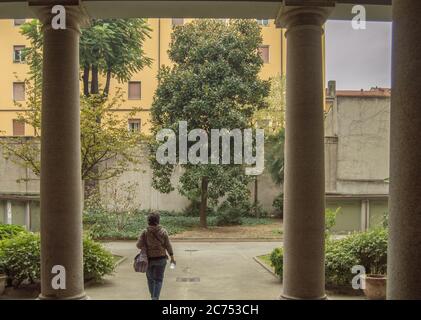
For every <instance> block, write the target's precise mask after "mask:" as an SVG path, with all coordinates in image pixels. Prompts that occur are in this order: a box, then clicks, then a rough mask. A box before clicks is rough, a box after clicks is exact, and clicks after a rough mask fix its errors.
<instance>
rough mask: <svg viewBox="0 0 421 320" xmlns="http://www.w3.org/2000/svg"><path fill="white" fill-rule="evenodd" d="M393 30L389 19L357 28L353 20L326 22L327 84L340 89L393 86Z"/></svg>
mask: <svg viewBox="0 0 421 320" xmlns="http://www.w3.org/2000/svg"><path fill="white" fill-rule="evenodd" d="M391 31H392V25H391V23H389V22H367V25H366V29H365V30H354V29H353V28H352V25H351V21H328V22H327V24H326V83H327V81H329V80H336V88H337V89H338V90H352V89H354V90H360V89H370V88H371V87H376V86H377V87H384V88H390V86H391V84H390V74H391Z"/></svg>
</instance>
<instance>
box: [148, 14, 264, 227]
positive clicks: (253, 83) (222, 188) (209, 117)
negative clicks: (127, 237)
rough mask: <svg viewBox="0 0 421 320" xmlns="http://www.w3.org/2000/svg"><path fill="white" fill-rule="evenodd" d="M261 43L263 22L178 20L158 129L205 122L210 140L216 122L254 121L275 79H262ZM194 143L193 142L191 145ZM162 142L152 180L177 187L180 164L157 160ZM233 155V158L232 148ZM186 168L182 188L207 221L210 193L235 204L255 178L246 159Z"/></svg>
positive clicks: (213, 200) (162, 79) (238, 124)
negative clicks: (174, 179) (175, 175)
mask: <svg viewBox="0 0 421 320" xmlns="http://www.w3.org/2000/svg"><path fill="white" fill-rule="evenodd" d="M261 44H262V36H261V33H260V28H259V26H258V25H257V23H256V22H255V21H252V20H231V21H230V22H229V23H224V22H222V21H219V20H195V21H193V22H191V23H189V24H186V25H184V26H180V27H177V28H176V29H175V30H174V32H173V34H172V38H171V43H170V49H169V51H168V54H169V57H170V59H171V61H172V62H173V65H172V67H164V68H162V69H161V71H160V73H159V86H158V88H157V90H156V93H155V97H154V102H153V105H152V110H151V112H152V128H153V129H152V130H153V132H154V133H155V134H157V133H158V132H160V130H161V129H165V128H167V129H172V130H173V131H174V132H175V133H176V135H178V133H179V132H178V130H179V121H187V123H188V130H191V129H203V130H204V131H205V132H206V133H207V134H208V137H209V139H210V134H211V129H223V128H225V129H228V130H232V129H240V130H243V129H246V128H250V126H251V123H252V118H253V115H254V113H255V112H256V111H257V110H259V109H262V108H266V107H267V101H266V100H265V97H267V95H268V93H269V83H268V81H264V80H261V79H260V78H259V71H260V70H261V68H262V65H263V61H262V59H261V57H260V55H259V52H258V48H259V46H260V45H261ZM193 144H195V142H194V141H193V142H192V141H190V142H188V147H190V146H191V145H193ZM210 145H211V143H210V140H209V146H210ZM156 148H157V144H156V143H155V144H152V146H151V149H152V156H151V164H152V168H153V171H154V178H153V186H154V187H155V188H156V189H158V190H160V191H161V192H170V191H171V190H173V189H174V187H173V186H172V184H171V174H172V172H173V170H174V167H175V166H174V165H173V164H166V165H162V164H160V163H158V161H157V160H156V158H155V157H154V152H155V150H156ZM209 149H210V148H208V149H207V150H206V152H208V155H207V156H208V157H209V154H210V150H209ZM220 154H221V153H220ZM230 156H231V160H232V158H233V148H231V155H230ZM178 158H179V153H178V148H177V159H178ZM209 163H210V161H209ZM182 169H183V171H182V172H183V173H182V176H181V178H180V184H179V191H180V193H181V194H183V195H185V196H186V197H188V198H189V199H190V200H192V201H193V203H200V223H201V226H203V227H206V212H207V207H208V199H209V201H210V205H212V206H215V205H216V204H217V203H218V200H220V199H221V198H223V197H225V198H224V199H225V201H226V202H227V203H228V204H229V205H231V206H237V205H239V204H241V203H244V202H246V201H248V199H249V190H248V183H249V182H250V180H251V178H250V176H247V175H245V173H244V166H243V165H241V164H233V161H231V164H226V165H212V164H191V163H188V164H182Z"/></svg>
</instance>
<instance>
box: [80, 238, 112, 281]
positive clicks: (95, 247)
mask: <svg viewBox="0 0 421 320" xmlns="http://www.w3.org/2000/svg"><path fill="white" fill-rule="evenodd" d="M114 267H115V265H114V258H113V255H112V254H111V252H109V251H108V250H106V249H105V248H104V247H103V246H102V245H101V244H100V243H99V242H95V241H94V240H92V239H90V238H88V237H85V238H84V239H83V277H84V279H85V280H95V281H99V280H101V279H102V278H103V277H104V276H105V275H107V274H111V273H113V272H114Z"/></svg>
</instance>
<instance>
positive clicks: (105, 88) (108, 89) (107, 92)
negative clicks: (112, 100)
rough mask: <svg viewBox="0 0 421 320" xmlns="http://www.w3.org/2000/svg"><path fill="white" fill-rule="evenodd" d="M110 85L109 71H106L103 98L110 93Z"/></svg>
mask: <svg viewBox="0 0 421 320" xmlns="http://www.w3.org/2000/svg"><path fill="white" fill-rule="evenodd" d="M110 84H111V71H110V70H108V71H107V79H106V81H105V87H104V92H103V94H104V96H105V97H107V96H108V94H109V93H110Z"/></svg>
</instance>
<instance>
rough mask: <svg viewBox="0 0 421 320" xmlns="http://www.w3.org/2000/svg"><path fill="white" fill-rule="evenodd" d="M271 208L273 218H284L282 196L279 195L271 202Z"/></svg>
mask: <svg viewBox="0 0 421 320" xmlns="http://www.w3.org/2000/svg"><path fill="white" fill-rule="evenodd" d="M272 206H273V207H274V208H275V216H279V217H281V218H283V216H284V194H283V193H280V194H278V195H277V196H276V198H275V199H274V200H273V203H272Z"/></svg>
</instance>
